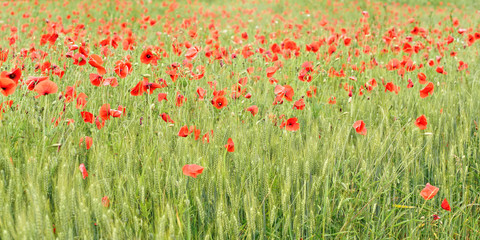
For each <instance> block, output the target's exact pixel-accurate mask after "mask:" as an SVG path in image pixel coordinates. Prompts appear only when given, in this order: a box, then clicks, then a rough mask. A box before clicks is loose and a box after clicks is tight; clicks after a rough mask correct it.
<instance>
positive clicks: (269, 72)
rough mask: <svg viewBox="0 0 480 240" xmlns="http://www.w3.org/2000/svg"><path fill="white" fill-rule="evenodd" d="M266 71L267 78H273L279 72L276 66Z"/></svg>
mask: <svg viewBox="0 0 480 240" xmlns="http://www.w3.org/2000/svg"><path fill="white" fill-rule="evenodd" d="M266 71H267V77H268V78H271V77H273V74H275V73H276V72H277V67H276V66H273V67H268V68H267V70H266Z"/></svg>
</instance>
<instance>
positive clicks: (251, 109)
mask: <svg viewBox="0 0 480 240" xmlns="http://www.w3.org/2000/svg"><path fill="white" fill-rule="evenodd" d="M247 111H249V112H250V113H252V115H253V116H255V115H257V113H258V107H257V106H256V105H253V106H250V107H248V108H247Z"/></svg>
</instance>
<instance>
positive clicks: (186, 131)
mask: <svg viewBox="0 0 480 240" xmlns="http://www.w3.org/2000/svg"><path fill="white" fill-rule="evenodd" d="M190 133H192V132H191V131H190V130H189V129H188V126H187V125H185V126H183V127H182V128H180V131H178V136H179V137H188V135H190Z"/></svg>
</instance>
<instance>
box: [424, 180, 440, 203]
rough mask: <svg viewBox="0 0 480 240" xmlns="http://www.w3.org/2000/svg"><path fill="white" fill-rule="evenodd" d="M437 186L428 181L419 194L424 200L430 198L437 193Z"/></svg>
mask: <svg viewBox="0 0 480 240" xmlns="http://www.w3.org/2000/svg"><path fill="white" fill-rule="evenodd" d="M438 190H439V189H438V188H437V187H434V186H432V185H430V183H427V185H426V186H425V188H424V189H423V190H422V191H421V192H420V195H421V196H422V197H423V198H424V199H425V200H430V199H432V198H433V197H435V195H436V194H437V192H438Z"/></svg>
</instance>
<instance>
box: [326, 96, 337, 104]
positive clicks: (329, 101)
mask: <svg viewBox="0 0 480 240" xmlns="http://www.w3.org/2000/svg"><path fill="white" fill-rule="evenodd" d="M335 103H337V98H336V97H330V98H329V99H328V104H332V105H333V104H335Z"/></svg>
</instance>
